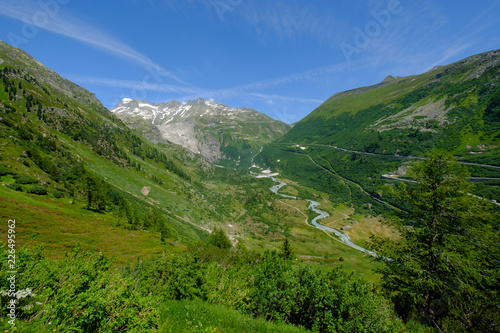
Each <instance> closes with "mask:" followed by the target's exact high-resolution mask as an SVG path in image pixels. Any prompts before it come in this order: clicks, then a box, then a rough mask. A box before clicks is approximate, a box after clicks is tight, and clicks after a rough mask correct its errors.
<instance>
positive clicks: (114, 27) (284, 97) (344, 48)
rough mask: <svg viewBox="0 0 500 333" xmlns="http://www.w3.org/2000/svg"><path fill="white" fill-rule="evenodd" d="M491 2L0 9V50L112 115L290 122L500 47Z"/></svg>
mask: <svg viewBox="0 0 500 333" xmlns="http://www.w3.org/2000/svg"><path fill="white" fill-rule="evenodd" d="M499 14H500V0H497V1H483V0H478V1H474V2H473V1H462V0H455V1H448V0H443V1H430V0H422V1H410V0H360V1H352V0H314V1H311V0H121V1H118V0H106V1H95V0H88V1H78V0H15V1H14V0H0V39H1V40H3V41H5V42H7V43H9V44H11V45H14V46H17V47H19V48H21V49H23V50H25V51H27V52H28V53H30V54H31V55H33V56H34V57H35V58H36V59H37V60H38V61H40V62H41V63H43V64H44V65H46V66H47V67H49V68H51V69H52V70H54V71H56V72H58V73H59V74H61V75H62V76H63V77H66V78H68V79H70V80H72V81H74V82H75V83H77V84H79V85H81V86H83V87H84V88H86V89H88V90H89V91H91V92H93V93H95V94H96V96H97V97H98V98H99V99H100V100H101V101H102V102H103V104H104V105H105V106H106V107H113V106H115V105H116V104H117V103H118V102H119V101H120V100H121V99H123V98H125V97H129V98H139V99H144V100H147V101H149V102H152V103H157V102H162V101H170V100H174V99H176V100H179V101H181V102H187V101H189V100H193V99H196V98H198V97H203V98H205V99H213V100H214V101H216V102H220V103H223V104H227V105H230V106H233V107H251V108H255V109H256V110H258V111H261V112H264V113H266V114H268V115H269V116H271V117H273V118H276V119H279V120H282V121H285V122H287V123H293V122H295V121H298V120H300V119H302V118H303V117H305V116H306V115H307V114H309V113H310V112H311V111H312V110H314V109H315V108H316V107H318V106H319V105H320V104H321V103H322V102H323V101H325V100H326V99H327V98H328V97H330V96H331V95H333V94H334V93H336V92H339V91H344V90H348V89H353V88H357V87H360V86H366V85H371V84H375V83H378V82H380V81H382V80H383V79H384V78H385V77H386V76H387V75H394V76H396V75H397V76H406V75H412V74H419V73H422V72H424V71H426V70H429V69H430V68H432V67H434V66H436V65H444V64H448V63H451V62H454V61H457V60H460V59H462V58H465V57H467V56H470V55H473V54H476V53H480V52H485V51H489V50H493V49H498V48H500V19H499V17H500V15H499Z"/></svg>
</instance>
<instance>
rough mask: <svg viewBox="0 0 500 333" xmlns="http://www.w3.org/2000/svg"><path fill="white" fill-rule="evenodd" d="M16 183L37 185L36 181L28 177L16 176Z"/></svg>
mask: <svg viewBox="0 0 500 333" xmlns="http://www.w3.org/2000/svg"><path fill="white" fill-rule="evenodd" d="M14 178H16V183H18V184H23V185H25V184H38V180H36V179H33V178H31V177H30V176H27V175H17V176H16V177H14Z"/></svg>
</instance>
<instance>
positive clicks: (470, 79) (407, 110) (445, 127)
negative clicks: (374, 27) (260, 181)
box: [255, 50, 500, 215]
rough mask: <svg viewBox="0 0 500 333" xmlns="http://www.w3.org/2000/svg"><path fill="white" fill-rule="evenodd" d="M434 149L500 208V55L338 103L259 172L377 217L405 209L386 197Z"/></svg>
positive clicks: (272, 148)
mask: <svg viewBox="0 0 500 333" xmlns="http://www.w3.org/2000/svg"><path fill="white" fill-rule="evenodd" d="M436 148H440V149H444V150H447V151H449V152H452V153H453V154H454V155H455V156H456V158H457V159H458V160H459V161H460V162H461V163H467V167H468V169H469V171H470V172H471V176H472V177H474V179H473V181H475V182H476V189H475V192H474V193H475V194H476V195H478V196H481V197H483V198H486V199H489V200H492V201H493V200H494V201H496V202H500V50H496V51H490V52H486V53H482V54H478V55H475V56H472V57H469V58H466V59H464V60H461V61H459V62H456V63H454V64H450V65H447V66H440V67H435V68H433V69H432V70H430V71H428V72H426V73H423V74H421V75H415V76H409V77H393V76H388V77H387V78H386V79H384V81H383V82H381V83H378V84H375V85H372V86H369V87H362V88H358V89H353V90H349V91H344V92H340V93H337V94H335V95H333V96H332V97H330V98H329V99H328V100H327V101H325V102H324V103H323V104H322V105H321V106H319V107H318V108H317V109H316V110H314V111H313V112H311V113H310V114H309V115H308V116H307V117H305V118H304V119H302V120H301V121H299V122H298V123H297V124H295V125H294V127H293V128H292V129H290V131H288V132H287V134H285V135H284V136H283V137H282V138H280V139H278V140H277V141H275V142H273V143H270V144H269V145H267V146H266V147H265V148H264V149H263V150H262V152H261V153H260V154H259V155H257V156H256V157H255V162H256V163H258V164H259V165H261V166H262V165H265V166H267V167H269V168H271V169H272V170H273V171H276V172H280V173H281V174H282V175H284V176H286V177H289V179H293V180H294V181H297V182H299V183H300V184H302V185H306V186H310V187H313V188H315V189H317V190H320V191H324V192H327V193H330V195H331V196H330V200H331V201H332V202H337V203H338V204H342V205H347V206H351V207H353V208H355V209H356V211H357V212H362V213H364V214H365V213H368V214H371V215H378V214H380V213H382V212H383V211H385V210H387V209H392V208H391V205H396V204H397V200H396V199H395V198H392V197H391V196H390V194H388V193H387V191H386V190H387V189H388V188H390V187H391V186H393V185H394V183H395V182H397V181H401V180H405V179H404V176H406V170H407V169H408V167H409V166H410V165H411V164H412V163H414V162H415V161H417V160H418V159H415V158H412V157H415V156H420V157H421V156H425V155H426V154H427V153H429V152H430V151H431V150H433V149H436ZM400 177H403V178H400ZM389 192H390V191H389Z"/></svg>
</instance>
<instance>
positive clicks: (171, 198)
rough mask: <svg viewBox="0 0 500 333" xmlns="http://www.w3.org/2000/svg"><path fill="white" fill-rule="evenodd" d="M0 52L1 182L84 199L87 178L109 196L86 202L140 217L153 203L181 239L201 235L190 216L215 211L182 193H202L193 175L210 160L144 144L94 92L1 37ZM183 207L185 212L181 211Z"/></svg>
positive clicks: (20, 188)
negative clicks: (130, 210)
mask: <svg viewBox="0 0 500 333" xmlns="http://www.w3.org/2000/svg"><path fill="white" fill-rule="evenodd" d="M0 59H1V60H0V164H1V166H0V167H1V168H2V169H4V168H5V170H7V171H4V172H2V174H0V178H2V184H3V185H4V186H5V185H9V183H14V185H16V184H17V185H16V187H15V188H16V190H18V191H22V192H25V191H29V190H30V187H31V185H26V184H25V182H19V180H18V179H17V178H15V181H14V179H12V178H9V177H10V176H9V174H13V175H14V177H24V178H21V179H28V181H29V183H34V184H36V185H40V186H42V187H43V188H44V189H43V190H40V191H41V192H40V193H42V192H43V191H45V193H46V194H48V195H49V196H53V197H54V198H56V199H57V198H65V197H66V198H73V201H75V200H76V201H78V202H80V203H83V202H85V201H86V200H87V195H88V192H89V188H90V185H89V184H90V182H93V183H94V185H96V187H101V188H102V189H103V191H104V192H106V193H108V194H109V196H110V197H109V198H102V202H103V203H102V204H100V205H98V206H95V207H94V206H93V205H90V204H89V206H91V207H90V208H92V209H97V210H102V209H103V207H107V208H105V209H104V210H109V209H116V211H115V213H116V214H117V215H118V216H123V212H120V211H119V210H120V209H121V208H120V207H122V208H123V207H124V205H128V204H126V202H129V204H130V205H131V207H132V208H134V207H135V209H136V210H137V214H136V215H137V219H136V220H139V219H140V218H142V215H143V213H145V210H147V209H148V208H149V207H150V206H151V205H155V206H158V207H160V208H161V209H162V210H163V211H164V212H166V213H167V212H168V214H169V221H170V222H171V223H172V226H173V227H174V228H175V229H176V230H177V231H178V232H179V236H180V238H182V239H199V237H200V236H201V237H205V236H203V234H204V232H203V231H202V230H201V229H200V228H196V227H194V226H193V225H192V224H190V223H189V222H193V221H201V220H202V219H203V217H204V216H208V215H206V213H208V212H209V211H212V212H211V213H208V214H209V215H211V214H215V215H217V213H215V212H214V211H213V210H210V209H207V206H206V205H204V204H201V202H202V201H198V202H197V203H196V204H194V202H193V201H191V200H190V198H188V196H187V195H186V193H188V192H189V191H190V190H192V191H193V194H192V195H193V196H200V197H201V196H202V193H200V191H199V190H195V188H196V184H197V183H198V182H199V179H198V178H197V177H196V174H200V173H201V172H203V170H209V169H210V168H212V167H211V166H209V165H208V164H207V163H206V162H205V161H204V160H202V159H199V158H197V157H196V156H195V155H194V154H191V153H189V152H188V151H186V150H184V149H181V148H179V147H177V146H174V145H163V146H162V147H160V146H157V145H154V144H152V143H150V142H149V141H147V140H146V139H144V138H142V137H141V136H140V135H138V134H137V133H136V132H134V131H132V130H130V129H129V128H128V127H127V126H126V125H125V124H123V123H122V122H121V121H120V120H119V119H118V118H117V117H115V116H114V115H113V114H112V113H111V112H109V110H107V109H106V108H105V107H104V106H103V105H102V104H101V102H100V101H99V100H98V99H97V98H96V97H95V96H94V95H93V94H91V93H90V92H88V91H87V90H85V89H83V88H81V87H79V86H78V85H76V84H74V83H72V82H70V81H68V80H66V79H64V78H62V77H60V76H59V75H58V74H56V73H55V72H53V71H51V70H50V69H48V68H46V67H45V66H43V65H42V64H40V63H39V62H38V61H36V60H35V59H34V58H33V57H31V56H30V55H28V54H27V53H25V52H24V51H22V50H20V49H16V48H13V47H11V46H9V45H8V44H6V43H4V42H1V41H0ZM194 170H196V172H194ZM2 176H5V177H2ZM26 177H28V178H26ZM95 177H97V179H101V180H102V181H103V182H104V183H102V181H100V180H96V178H95ZM99 184H107V185H102V186H100V185H99ZM10 185H12V184H10ZM94 185H92V186H94ZM98 185H99V186H98ZM143 189H148V190H147V191H142V190H143ZM104 192H103V193H104ZM144 193H145V194H144ZM93 202H95V200H94V201H93ZM76 207H77V206H75V209H77V208H76ZM112 207H114V208H112ZM186 207H189V209H188V210H189V212H190V214H184V213H183V212H181V210H183V209H185V208H186ZM141 211H142V213H141ZM204 212H206V213H204ZM200 214H201V215H200ZM136 227H138V226H136Z"/></svg>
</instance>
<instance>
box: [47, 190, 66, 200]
mask: <svg viewBox="0 0 500 333" xmlns="http://www.w3.org/2000/svg"><path fill="white" fill-rule="evenodd" d="M50 194H52V196H53V197H54V198H56V199H60V198H64V197H65V196H66V195H65V193H64V192H62V191H59V190H52V191H50Z"/></svg>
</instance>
